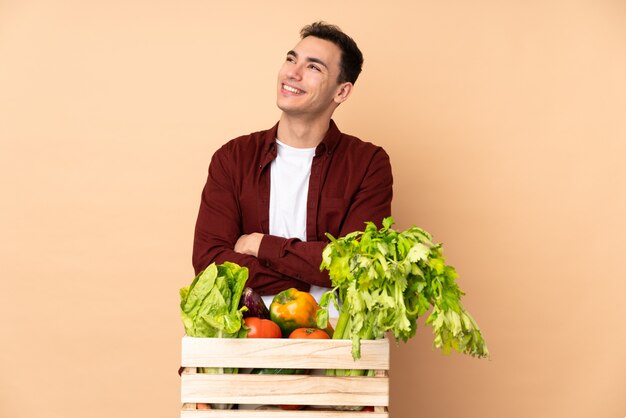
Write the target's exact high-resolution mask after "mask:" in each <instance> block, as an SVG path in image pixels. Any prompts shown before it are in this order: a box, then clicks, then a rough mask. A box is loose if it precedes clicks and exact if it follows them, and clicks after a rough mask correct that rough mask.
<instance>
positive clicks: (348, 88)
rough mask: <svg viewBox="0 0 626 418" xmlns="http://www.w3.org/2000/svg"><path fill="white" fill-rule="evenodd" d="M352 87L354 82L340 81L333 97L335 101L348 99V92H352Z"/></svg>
mask: <svg viewBox="0 0 626 418" xmlns="http://www.w3.org/2000/svg"><path fill="white" fill-rule="evenodd" d="M352 87H354V84H352V83H350V82H347V83H341V84H340V85H339V88H338V89H337V93H336V94H335V97H334V100H335V103H337V104H341V103H343V102H345V101H346V100H348V97H349V96H350V93H352Z"/></svg>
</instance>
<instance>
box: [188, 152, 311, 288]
mask: <svg viewBox="0 0 626 418" xmlns="http://www.w3.org/2000/svg"><path fill="white" fill-rule="evenodd" d="M230 167H232V165H231V163H230V159H229V154H228V152H227V149H226V148H225V147H222V148H221V149H220V150H218V151H217V152H216V153H215V154H214V155H213V158H212V159H211V163H210V165H209V174H208V179H207V182H206V185H205V186H204V189H203V190H202V196H201V200H200V208H199V211H198V219H197V221H196V227H195V234H194V242H193V255H192V264H193V267H194V270H195V273H196V274H198V273H199V272H200V271H202V270H204V269H205V268H206V267H207V266H208V265H209V264H211V263H213V262H215V263H218V264H221V263H223V262H225V261H230V262H233V263H237V264H239V265H240V266H242V267H247V268H248V281H247V283H246V285H247V286H249V287H251V288H253V289H254V290H255V291H257V292H259V293H260V294H262V295H268V294H275V293H278V291H280V290H283V289H286V288H289V287H295V288H298V289H300V290H306V289H307V288H308V285H306V284H305V283H303V282H301V281H298V280H296V279H294V278H290V277H287V276H286V275H285V274H282V273H281V272H279V271H277V270H274V269H272V268H268V267H266V266H264V265H263V264H262V262H261V260H259V259H258V258H256V257H253V256H250V255H245V254H240V253H237V252H235V251H234V250H233V248H234V247H235V243H236V242H237V239H239V237H240V236H241V235H242V234H243V232H242V228H241V225H242V222H241V210H240V205H239V201H238V198H237V192H236V190H237V189H236V188H235V187H236V186H235V183H234V182H233V173H232V172H231V171H232V170H231V169H230Z"/></svg>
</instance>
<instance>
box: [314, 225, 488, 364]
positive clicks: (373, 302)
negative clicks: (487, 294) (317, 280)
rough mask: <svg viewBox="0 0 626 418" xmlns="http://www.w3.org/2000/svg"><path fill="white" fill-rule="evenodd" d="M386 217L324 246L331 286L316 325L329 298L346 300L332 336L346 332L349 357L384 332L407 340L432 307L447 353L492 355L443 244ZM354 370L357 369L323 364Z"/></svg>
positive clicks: (321, 320) (439, 344)
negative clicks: (463, 301) (395, 226)
mask: <svg viewBox="0 0 626 418" xmlns="http://www.w3.org/2000/svg"><path fill="white" fill-rule="evenodd" d="M393 223H394V221H393V218H391V217H388V218H385V219H384V220H383V227H382V228H381V229H380V230H378V229H377V228H376V225H375V224H374V223H372V222H367V223H366V228H365V230H364V231H356V232H352V233H350V234H348V235H346V236H345V237H342V238H339V239H335V238H334V237H332V236H331V235H330V234H326V235H327V236H328V238H329V239H330V241H331V242H330V243H329V244H328V245H327V246H326V248H325V249H324V251H323V253H322V264H321V266H320V269H327V270H328V271H329V275H330V279H331V282H332V285H333V287H334V288H333V289H332V290H331V291H329V292H327V293H325V294H324V296H323V297H322V299H321V301H320V306H321V307H322V309H320V311H318V315H317V321H318V326H319V327H324V326H325V325H326V322H327V320H328V311H327V309H328V304H329V303H331V302H332V303H334V304H335V305H337V300H336V296H335V292H336V291H338V293H339V297H340V299H341V301H342V303H343V306H342V307H341V311H340V315H339V319H338V322H337V327H336V329H335V335H334V336H333V338H334V339H351V340H352V356H353V357H354V358H355V359H357V358H360V355H361V352H360V341H361V340H362V339H379V338H383V336H384V334H385V332H388V331H390V332H392V333H393V335H394V337H395V338H396V340H402V341H404V342H406V341H407V340H408V339H409V338H411V337H413V336H414V335H415V332H416V330H417V318H418V317H419V316H421V315H423V314H425V313H426V312H427V311H428V310H429V309H430V308H431V307H432V311H431V313H430V315H429V316H428V318H427V320H426V324H428V325H430V326H432V328H433V333H434V335H435V338H434V342H433V345H434V346H435V347H437V348H441V349H442V350H443V352H444V353H449V352H450V351H451V349H455V350H457V351H459V352H461V353H465V354H469V355H471V356H475V357H486V356H488V355H489V351H488V350H487V346H486V344H485V341H484V339H483V337H482V334H481V332H480V329H479V328H478V325H477V324H476V322H475V321H474V319H473V318H472V317H471V315H470V314H469V313H468V312H467V311H466V310H465V309H464V308H463V305H462V304H461V302H460V300H461V296H462V295H463V294H464V293H463V292H462V291H461V289H459V287H458V285H457V284H456V278H457V273H456V271H455V270H454V268H453V267H452V266H449V265H447V264H446V263H445V259H444V257H443V254H442V246H441V244H434V243H433V242H432V237H431V235H430V234H428V233H427V232H426V231H424V230H423V229H420V228H417V227H415V226H414V227H412V228H410V229H408V230H406V231H404V232H398V231H395V230H393V229H392V228H391V225H393ZM344 373H347V374H351V375H359V374H362V373H363V372H362V371H357V370H352V371H341V370H336V371H332V370H331V371H328V374H336V375H341V374H344Z"/></svg>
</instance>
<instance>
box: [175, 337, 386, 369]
mask: <svg viewBox="0 0 626 418" xmlns="http://www.w3.org/2000/svg"><path fill="white" fill-rule="evenodd" d="M351 350H352V341H350V340H298V339H283V338H276V339H272V338H255V339H245V338H242V339H226V338H193V337H187V336H185V337H183V340H182V363H181V364H182V365H183V366H185V367H240V368H247V367H252V368H263V367H274V368H285V369H381V370H388V369H389V340H387V339H382V340H375V341H371V340H364V341H361V359H360V360H354V359H353V358H352V352H351Z"/></svg>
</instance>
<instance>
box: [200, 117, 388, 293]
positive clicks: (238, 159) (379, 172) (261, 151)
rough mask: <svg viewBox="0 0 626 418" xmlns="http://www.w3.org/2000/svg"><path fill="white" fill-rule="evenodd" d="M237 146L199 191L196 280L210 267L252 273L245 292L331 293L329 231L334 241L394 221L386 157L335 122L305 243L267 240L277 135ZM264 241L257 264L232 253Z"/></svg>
mask: <svg viewBox="0 0 626 418" xmlns="http://www.w3.org/2000/svg"><path fill="white" fill-rule="evenodd" d="M277 129H278V124H276V125H275V126H274V127H273V128H272V129H269V130H266V131H260V132H255V133H252V134H250V135H245V136H241V137H239V138H236V139H233V140H231V141H230V142H228V143H226V144H225V145H224V146H222V147H221V148H220V149H219V150H218V151H216V152H215V154H214V155H213V157H212V159H211V163H210V166H209V174H208V179H207V182H206V185H205V187H204V189H203V191H202V197H201V201H200V210H199V213H198V220H197V222H196V229H195V237H194V246H193V266H194V269H195V271H196V274H197V273H199V272H200V271H201V270H203V269H204V268H206V267H207V266H208V265H209V264H211V263H212V262H216V263H218V264H219V263H223V262H225V261H231V262H234V263H237V264H239V265H241V266H245V267H248V269H249V279H248V282H247V286H250V287H252V288H253V289H255V290H256V291H257V292H258V293H260V294H261V295H271V294H276V293H278V292H280V291H282V290H285V289H288V288H290V287H295V288H297V289H299V290H308V289H309V287H310V284H315V285H318V286H324V287H330V281H329V278H328V273H327V272H326V271H324V272H320V263H321V261H322V250H323V249H324V247H325V246H326V244H327V243H328V239H327V238H326V236H325V233H326V232H329V233H330V234H332V235H333V236H334V237H339V236H343V235H345V234H347V233H349V232H352V231H356V230H362V229H363V228H364V226H365V225H364V222H366V221H373V222H375V223H376V225H378V226H380V225H381V221H382V219H383V218H384V217H386V216H389V215H390V214H391V198H392V183H393V180H392V174H391V165H390V162H389V156H388V155H387V153H386V152H385V151H384V150H383V149H382V148H381V147H378V146H375V145H373V144H371V143H368V142H364V141H361V140H360V139H358V138H356V137H353V136H350V135H346V134H343V133H341V132H340V131H339V129H338V128H337V126H336V125H335V123H334V122H333V121H332V120H331V121H330V125H329V129H328V131H327V133H326V136H325V138H324V139H323V141H322V142H321V143H320V144H319V145H318V146H317V148H316V151H315V157H314V158H313V162H312V165H311V177H310V180H309V192H308V198H307V225H306V227H307V240H306V242H304V241H301V240H299V239H296V238H290V239H287V238H282V237H277V236H273V235H269V196H270V163H271V162H272V160H274V159H275V158H276V143H275V139H276V131H277ZM252 232H260V233H263V234H266V235H265V236H264V237H263V239H262V241H261V246H260V248H259V253H258V257H254V256H250V255H244V254H240V253H237V252H235V251H233V248H234V246H235V243H236V242H237V239H238V238H239V237H240V236H241V235H243V234H250V233H252Z"/></svg>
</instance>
